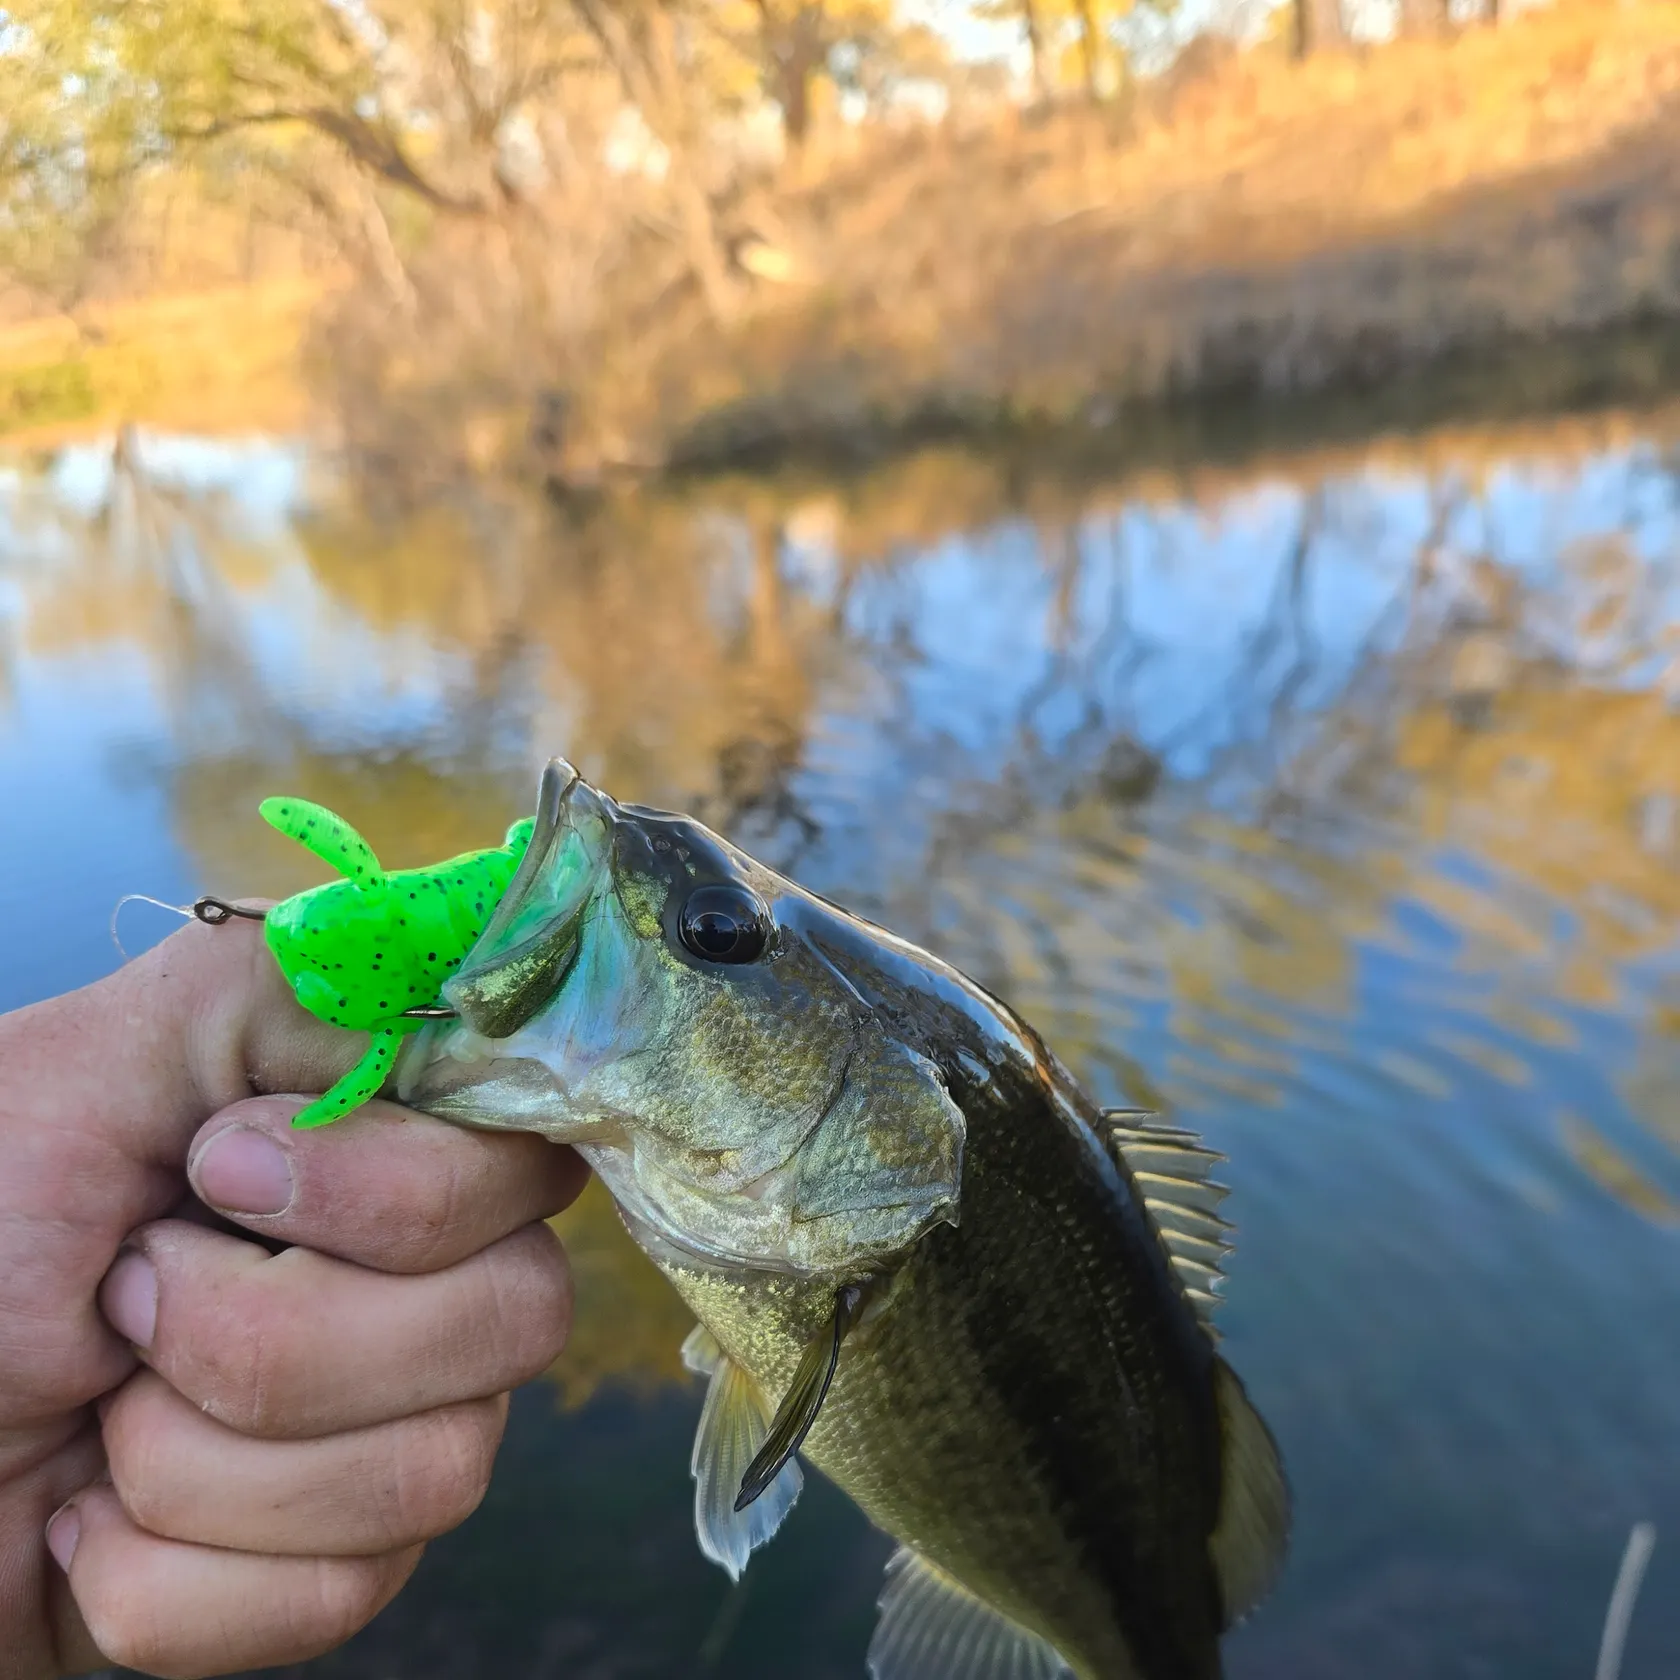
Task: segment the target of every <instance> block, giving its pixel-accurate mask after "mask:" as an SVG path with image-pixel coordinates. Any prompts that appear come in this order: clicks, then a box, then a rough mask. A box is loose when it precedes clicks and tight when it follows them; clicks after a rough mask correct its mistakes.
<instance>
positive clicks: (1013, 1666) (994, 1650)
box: [869, 1546, 1073, 1680]
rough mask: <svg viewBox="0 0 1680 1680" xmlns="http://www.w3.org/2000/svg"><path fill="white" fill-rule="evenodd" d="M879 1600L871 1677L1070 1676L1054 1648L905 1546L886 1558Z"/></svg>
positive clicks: (1040, 1679)
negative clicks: (878, 1617) (879, 1607)
mask: <svg viewBox="0 0 1680 1680" xmlns="http://www.w3.org/2000/svg"><path fill="white" fill-rule="evenodd" d="M880 1602H881V1619H880V1621H879V1622H877V1623H876V1624H875V1637H874V1638H873V1639H872V1640H871V1641H870V1642H869V1673H870V1676H871V1680H1073V1671H1072V1670H1071V1669H1070V1668H1069V1667H1068V1666H1067V1664H1066V1663H1064V1662H1063V1661H1062V1659H1061V1658H1060V1657H1059V1656H1058V1655H1057V1654H1056V1651H1055V1649H1054V1647H1052V1646H1050V1645H1048V1644H1046V1643H1045V1642H1044V1640H1042V1639H1040V1638H1039V1637H1038V1635H1037V1634H1036V1633H1029V1632H1028V1631H1027V1630H1026V1629H1025V1628H1024V1627H1022V1626H1021V1625H1020V1624H1019V1623H1018V1622H1012V1621H1010V1619H1009V1618H1008V1617H1007V1616H1005V1615H1003V1614H1002V1612H1001V1611H997V1610H994V1609H993V1608H992V1607H991V1606H990V1605H989V1604H987V1603H985V1602H984V1601H983V1600H981V1599H978V1598H976V1597H975V1596H974V1594H973V1593H971V1592H970V1591H969V1590H968V1588H967V1587H965V1586H962V1585H961V1584H960V1583H959V1582H957V1581H955V1580H953V1579H952V1578H951V1576H949V1575H947V1574H946V1573H945V1571H944V1570H943V1569H940V1568H939V1567H938V1566H937V1565H936V1564H932V1563H929V1562H928V1560H927V1559H926V1558H925V1557H923V1556H922V1555H921V1553H920V1552H916V1551H912V1550H911V1549H910V1547H908V1546H901V1547H900V1548H899V1549H898V1550H897V1551H896V1552H894V1553H893V1555H892V1557H891V1558H890V1559H888V1561H887V1578H886V1581H885V1583H884V1584H883V1586H882V1588H881V1601H880Z"/></svg>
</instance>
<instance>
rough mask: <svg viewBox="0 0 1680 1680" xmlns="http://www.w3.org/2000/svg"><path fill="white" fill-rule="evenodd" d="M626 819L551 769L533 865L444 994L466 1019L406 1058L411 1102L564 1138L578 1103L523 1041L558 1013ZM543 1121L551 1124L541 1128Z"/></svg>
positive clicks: (438, 1030) (535, 832) (410, 1048)
mask: <svg viewBox="0 0 1680 1680" xmlns="http://www.w3.org/2000/svg"><path fill="white" fill-rule="evenodd" d="M615 811H616V807H615V806H614V805H613V802H612V801H611V800H610V799H608V798H607V797H606V796H605V795H604V794H602V793H599V792H598V791H597V790H596V789H594V788H592V787H591V786H590V785H589V783H588V782H586V781H585V780H584V779H583V777H582V776H581V775H580V774H579V773H578V771H577V770H576V768H575V767H574V766H573V765H571V764H569V763H568V762H567V761H566V760H565V759H563V758H554V759H550V760H549V762H548V764H547V766H546V767H545V768H544V770H543V775H542V783H541V786H540V788H539V789H538V793H537V808H536V815H535V822H534V827H533V829H532V833H531V838H530V841H529V843H528V844H527V846H526V849H525V855H524V857H522V858H521V859H520V862H519V867H518V869H517V870H516V871H515V872H514V876H513V879H512V881H511V882H510V883H509V884H508V889H507V891H506V892H505V893H504V894H503V895H502V899H501V902H500V903H499V904H498V905H497V906H496V908H495V910H494V912H493V913H492V915H491V917H490V920H489V921H488V922H487V923H486V925H485V928H484V931H483V933H482V934H480V935H479V937H478V939H477V940H476V941H475V942H474V944H473V946H472V948H471V949H470V950H469V951H468V952H467V955H466V958H465V960H464V961H463V962H462V964H461V966H460V968H458V969H457V970H456V972H455V973H454V974H453V975H451V976H450V978H449V980H448V981H447V982H446V983H445V985H444V987H443V1000H444V1002H445V1003H446V1004H447V1005H448V1006H449V1008H450V1009H451V1010H453V1012H454V1015H455V1019H454V1020H446V1021H440V1022H438V1023H436V1024H435V1025H432V1026H428V1027H426V1028H425V1029H423V1030H422V1031H421V1032H419V1033H417V1034H415V1035H414V1036H413V1037H411V1038H410V1039H409V1040H408V1042H407V1043H406V1044H405V1045H404V1047H403V1049H402V1052H401V1053H400V1055H399V1057H398V1060H397V1065H396V1069H395V1072H396V1085H397V1094H398V1096H399V1098H400V1099H401V1100H402V1101H403V1102H405V1103H408V1104H410V1105H411V1106H414V1107H417V1108H423V1109H425V1110H426V1111H427V1112H429V1113H433V1114H436V1115H438V1116H439V1117H440V1118H443V1119H448V1120H455V1121H459V1122H461V1123H463V1124H467V1125H476V1126H484V1127H494V1128H496V1129H498V1130H513V1129H519V1130H525V1129H536V1130H541V1131H543V1132H545V1133H548V1134H549V1135H551V1136H552V1135H554V1126H553V1119H554V1117H555V1116H558V1115H561V1114H564V1113H565V1112H566V1111H567V1108H568V1102H567V1097H568V1092H567V1090H566V1088H565V1083H564V1081H562V1080H561V1079H560V1078H559V1076H558V1075H557V1074H556V1073H555V1071H554V1069H553V1066H552V1059H551V1058H550V1057H547V1056H543V1055H541V1054H538V1053H534V1052H535V1050H536V1047H534V1046H530V1045H523V1046H522V1045H521V1044H520V1042H519V1039H520V1033H521V1030H522V1029H523V1028H524V1027H525V1026H526V1025H527V1023H529V1022H530V1021H531V1020H532V1019H533V1018H535V1017H536V1016H538V1015H539V1014H540V1013H541V1012H542V1011H543V1010H544V1009H545V1008H547V1007H548V1005H549V1004H551V1003H552V1002H553V1000H554V998H555V996H556V995H557V994H558V993H559V991H560V989H561V987H562V986H563V985H564V983H565V981H566V977H567V975H568V974H569V973H570V972H571V969H572V966H573V964H574V963H575V962H576V960H577V956H578V951H579V949H580V946H581V942H582V933H583V926H584V922H585V920H586V917H587V914H588V911H589V907H590V904H591V902H592V900H593V898H594V896H595V893H596V889H597V887H598V884H599V882H600V880H601V872H602V870H603V868H605V867H606V859H607V856H608V853H609V850H610V835H611V830H612V820H613V816H614V814H615ZM539 1117H542V1118H544V1120H545V1121H546V1123H544V1124H541V1125H534V1122H535V1121H536V1120H537V1119H538V1118H539ZM557 1141H559V1140H557ZM564 1141H572V1140H571V1139H569V1138H568V1139H565V1140H564Z"/></svg>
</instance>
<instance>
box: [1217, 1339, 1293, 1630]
mask: <svg viewBox="0 0 1680 1680" xmlns="http://www.w3.org/2000/svg"><path fill="white" fill-rule="evenodd" d="M1214 1387H1215V1391H1216V1394H1217V1397H1218V1401H1219V1423H1220V1434H1221V1437H1222V1441H1223V1451H1222V1454H1221V1467H1222V1468H1221V1474H1222V1484H1223V1486H1222V1492H1221V1494H1220V1500H1219V1521H1218V1524H1217V1525H1216V1526H1215V1528H1214V1531H1213V1536H1212V1538H1211V1539H1210V1540H1209V1541H1208V1554H1209V1556H1210V1557H1211V1558H1212V1559H1213V1568H1214V1573H1215V1574H1217V1575H1218V1577H1219V1592H1220V1601H1221V1603H1222V1604H1223V1606H1224V1610H1225V1622H1224V1626H1225V1627H1227V1628H1228V1627H1230V1626H1231V1625H1232V1624H1233V1623H1234V1622H1237V1621H1240V1620H1241V1619H1242V1618H1243V1617H1244V1616H1246V1615H1247V1614H1248V1613H1249V1611H1250V1610H1252V1609H1253V1608H1254V1607H1255V1605H1257V1604H1258V1603H1259V1602H1260V1600H1261V1599H1262V1598H1264V1597H1265V1596H1266V1593H1267V1592H1268V1591H1269V1590H1270V1588H1271V1585H1272V1582H1273V1581H1274V1580H1275V1579H1276V1578H1277V1572H1278V1570H1279V1568H1280V1567H1281V1566H1282V1563H1283V1554H1284V1549H1285V1547H1286V1546H1287V1545H1288V1543H1289V1483H1288V1482H1287V1481H1286V1480H1285V1479H1284V1474H1283V1463H1282V1461H1281V1460H1280V1459H1279V1457H1278V1450H1277V1443H1276V1442H1275V1441H1274V1440H1273V1439H1272V1432H1271V1431H1270V1430H1269V1429H1268V1428H1267V1427H1266V1425H1265V1423H1264V1421H1263V1420H1262V1419H1261V1416H1260V1414H1259V1413H1258V1412H1257V1411H1255V1409H1254V1407H1253V1405H1252V1404H1251V1403H1250V1401H1249V1398H1248V1396H1247V1395H1246V1394H1245V1393H1244V1392H1243V1385H1242V1383H1241V1382H1240V1381H1239V1380H1238V1378H1237V1374H1236V1372H1235V1371H1233V1370H1232V1369H1231V1367H1230V1366H1229V1365H1227V1364H1226V1363H1225V1361H1224V1360H1223V1359H1216V1360H1215V1361H1214ZM1221 1631H1223V1629H1222V1630H1221Z"/></svg>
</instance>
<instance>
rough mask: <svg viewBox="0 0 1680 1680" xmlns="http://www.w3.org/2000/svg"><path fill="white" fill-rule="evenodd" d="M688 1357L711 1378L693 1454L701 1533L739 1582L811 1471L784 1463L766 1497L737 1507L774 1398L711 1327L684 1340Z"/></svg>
mask: <svg viewBox="0 0 1680 1680" xmlns="http://www.w3.org/2000/svg"><path fill="white" fill-rule="evenodd" d="M683 1363H684V1364H685V1365H687V1366H688V1368H689V1369H690V1370H691V1371H702V1372H705V1373H706V1374H708V1375H709V1376H710V1377H711V1386H710V1387H709V1388H708V1389H707V1390H706V1404H705V1407H704V1408H703V1410H702V1411H701V1413H700V1428H699V1430H698V1431H697V1432H696V1434H695V1437H694V1453H693V1456H692V1457H691V1459H690V1460H689V1468H690V1469H691V1470H692V1471H693V1473H694V1532H695V1535H696V1537H697V1538H698V1539H699V1542H700V1550H701V1551H702V1552H704V1553H705V1554H706V1556H707V1557H709V1558H710V1559H711V1560H712V1561H713V1562H714V1563H719V1564H722V1566H723V1567H724V1569H725V1570H727V1571H728V1574H729V1578H730V1580H732V1581H738V1580H739V1579H740V1578H741V1571H742V1570H743V1569H745V1568H746V1567H747V1559H748V1558H749V1557H751V1556H752V1554H753V1552H754V1551H755V1550H756V1549H757V1548H758V1547H760V1546H762V1545H763V1544H764V1543H765V1541H767V1540H768V1539H770V1538H771V1536H772V1535H774V1534H775V1532H776V1530H777V1529H778V1528H780V1527H781V1525H782V1519H783V1518H784V1517H785V1516H786V1515H787V1514H788V1512H789V1511H791V1510H792V1509H793V1502H794V1500H796V1499H797V1498H798V1497H799V1490H800V1488H801V1487H802V1486H803V1485H804V1476H803V1475H802V1474H801V1472H800V1469H799V1466H798V1464H797V1463H791V1464H784V1465H783V1466H782V1468H781V1469H780V1471H779V1472H778V1473H777V1474H776V1476H775V1477H774V1479H773V1480H772V1481H771V1483H770V1485H769V1487H768V1488H767V1489H766V1490H765V1494H764V1497H763V1498H762V1499H760V1500H758V1501H757V1502H756V1503H755V1504H754V1505H753V1506H752V1508H751V1509H750V1510H746V1511H738V1510H736V1509H735V1508H734V1505H733V1504H732V1501H733V1499H734V1496H735V1490H736V1488H738V1487H739V1486H740V1485H741V1475H742V1472H743V1470H744V1469H745V1467H746V1465H747V1464H748V1462H749V1461H750V1460H751V1458H752V1456H753V1454H754V1453H755V1452H757V1451H758V1449H759V1447H760V1446H761V1445H762V1444H763V1441H764V1436H765V1433H766V1431H767V1430H768V1428H769V1425H770V1402H769V1401H768V1400H767V1399H766V1398H765V1396H764V1390H763V1389H762V1388H760V1387H759V1385H758V1384H757V1382H755V1381H754V1380H753V1378H752V1377H750V1376H749V1375H748V1374H747V1373H746V1372H745V1371H743V1370H742V1369H741V1368H740V1366H739V1365H736V1364H735V1363H734V1362H733V1361H732V1360H731V1359H730V1358H729V1356H728V1355H727V1354H726V1353H725V1352H724V1351H723V1349H722V1348H720V1347H719V1346H718V1344H717V1342H716V1341H715V1340H714V1339H713V1337H712V1335H711V1333H710V1332H709V1331H707V1330H705V1329H704V1328H697V1329H696V1330H695V1331H694V1333H693V1334H692V1335H691V1336H690V1337H689V1338H688V1340H687V1341H686V1342H684V1343H683Z"/></svg>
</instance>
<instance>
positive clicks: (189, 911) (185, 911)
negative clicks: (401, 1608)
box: [111, 892, 268, 962]
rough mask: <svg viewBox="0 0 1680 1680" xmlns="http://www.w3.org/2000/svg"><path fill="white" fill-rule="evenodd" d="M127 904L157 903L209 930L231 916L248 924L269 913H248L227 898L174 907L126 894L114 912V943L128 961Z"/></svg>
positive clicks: (204, 899)
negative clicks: (120, 926)
mask: <svg viewBox="0 0 1680 1680" xmlns="http://www.w3.org/2000/svg"><path fill="white" fill-rule="evenodd" d="M125 904H155V905H156V906H157V908H158V909H159V910H167V911H169V912H170V913H171V914H172V915H176V916H179V917H181V919H182V920H183V921H189V922H191V921H199V922H203V923H204V924H205V926H206V927H220V926H221V925H222V923H223V922H225V921H227V920H229V919H230V918H231V917H234V916H238V917H240V918H242V919H243V920H245V921H248V922H260V921H261V920H262V919H263V918H264V917H265V916H266V915H267V914H268V912H267V911H266V910H247V909H246V908H245V906H244V905H242V904H229V903H228V902H227V900H226V899H222V898H211V897H210V896H208V895H206V896H205V897H203V898H195V899H194V900H193V901H192V903H191V904H170V903H168V902H166V901H165V900H164V899H161V898H153V897H152V895H151V894H150V893H138V892H133V893H124V894H123V895H122V897H121V898H119V899H118V900H117V903H116V907H115V908H114V909H113V910H112V911H111V943H112V944H113V945H115V946H116V948H117V954H118V955H119V956H120V957H121V958H122V960H123V961H124V962H127V961H128V952H127V950H126V949H124V946H123V942H122V940H121V938H120V937H118V934H117V917H118V916H120V915H121V914H122V907H123V906H124V905H125Z"/></svg>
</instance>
